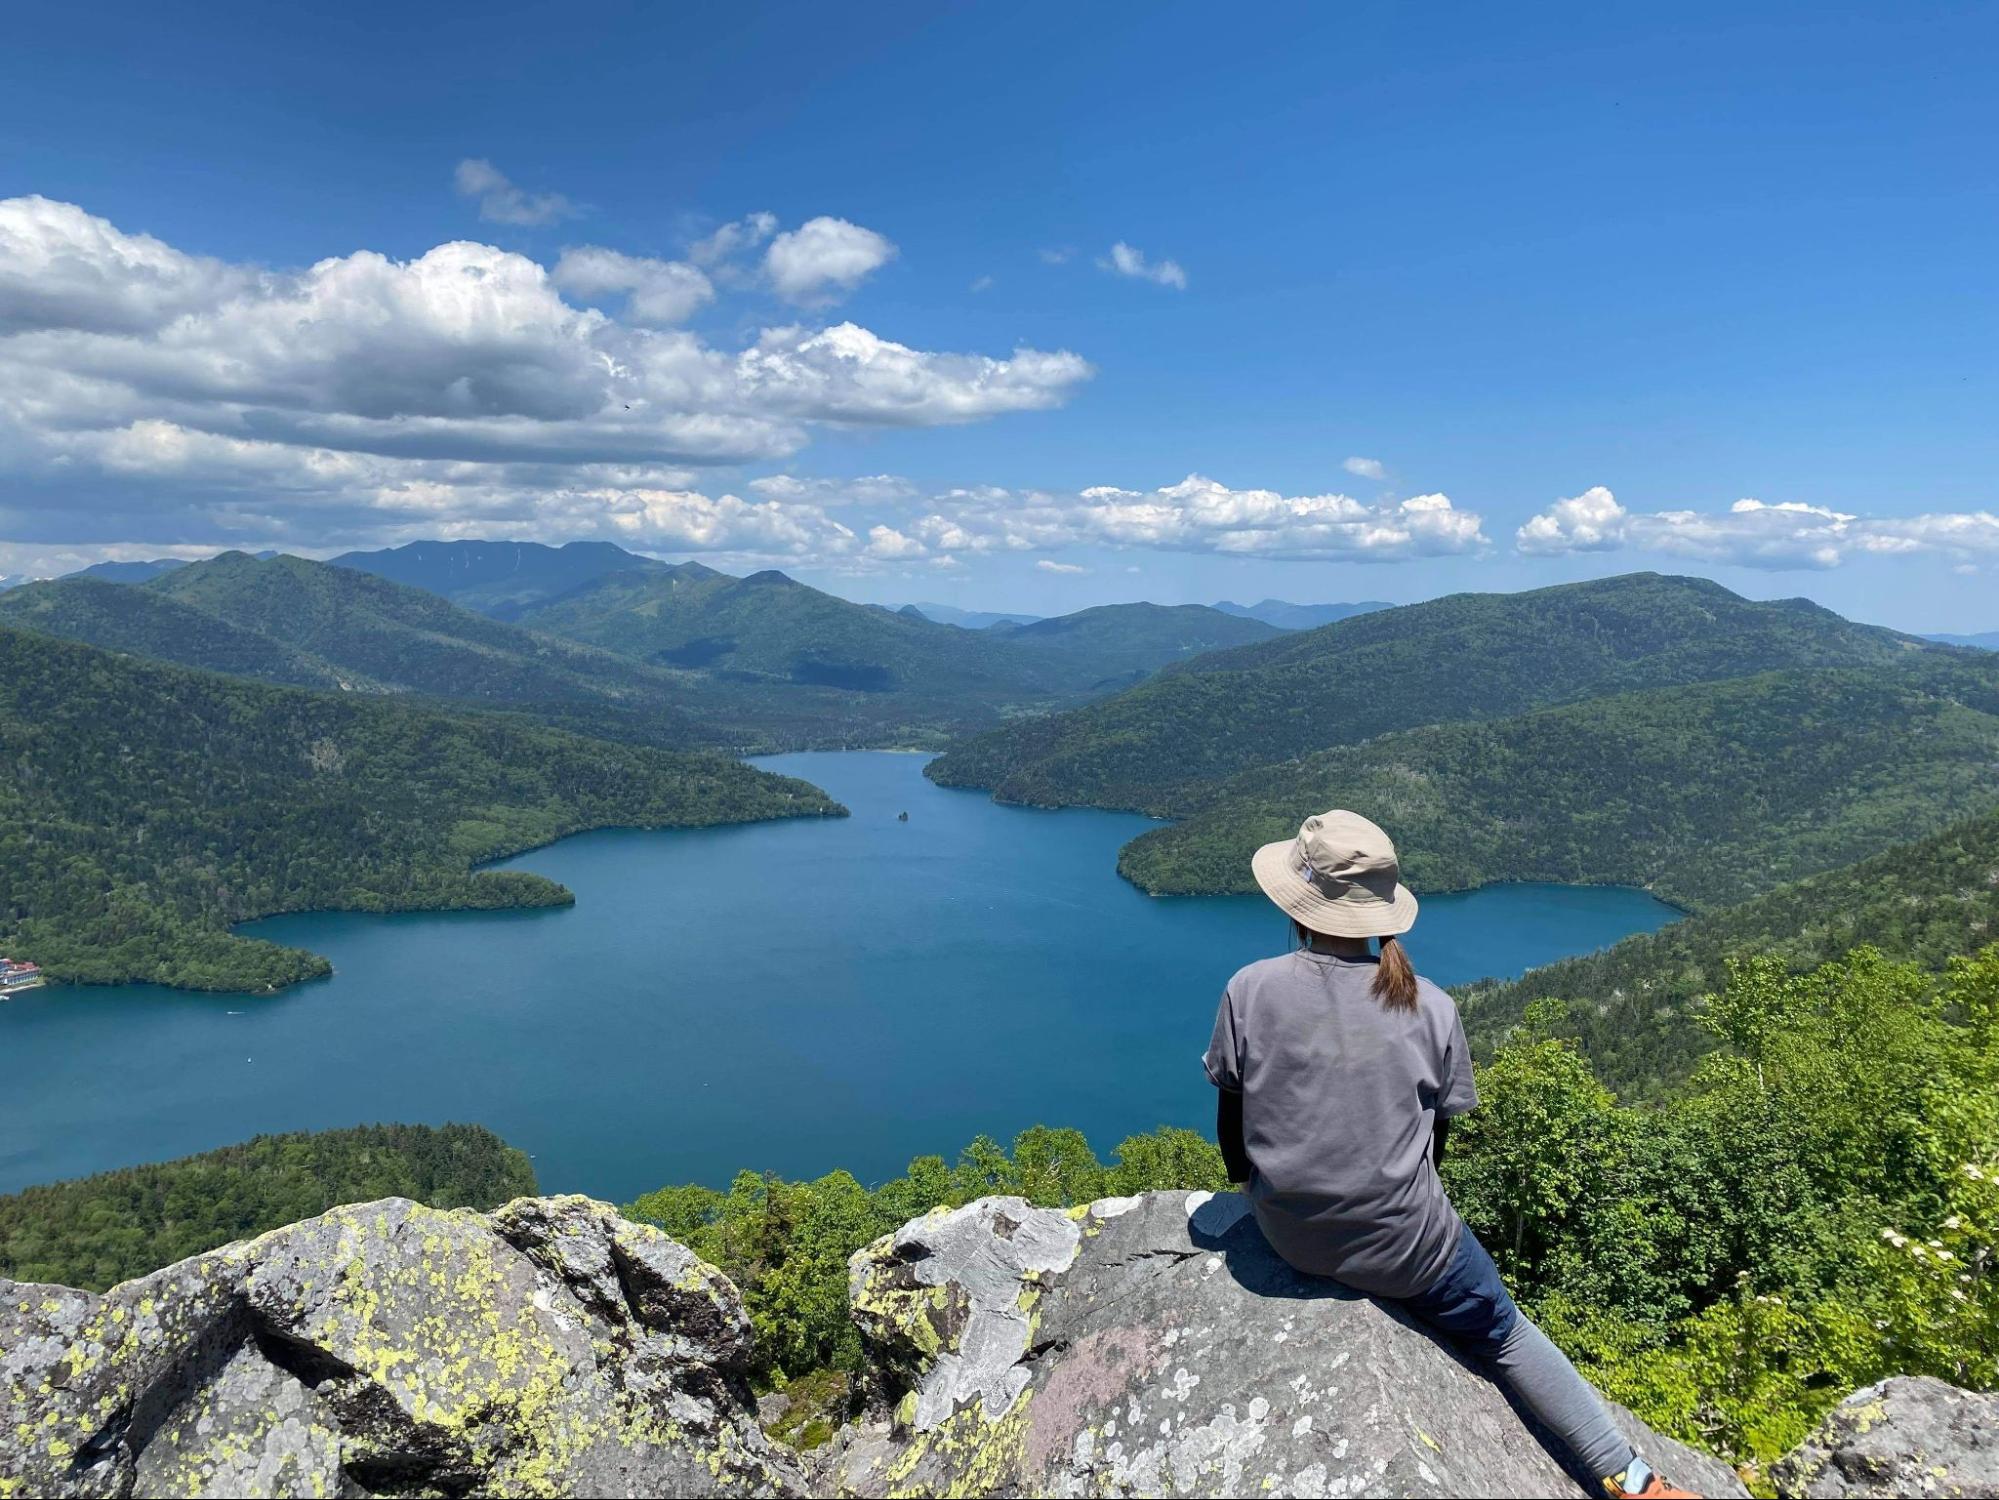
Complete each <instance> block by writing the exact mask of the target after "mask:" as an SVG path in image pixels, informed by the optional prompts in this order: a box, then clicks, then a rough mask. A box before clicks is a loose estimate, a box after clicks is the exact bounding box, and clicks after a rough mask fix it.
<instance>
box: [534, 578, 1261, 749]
mask: <svg viewBox="0 0 1999 1500" xmlns="http://www.w3.org/2000/svg"><path fill="white" fill-rule="evenodd" d="M520 621H521V623H522V624H523V625H527V626H530V627H532V628H533V629H535V630H538V631H545V632H547V633H549V634H552V635H559V636H562V637H565V638H567V639H569V640H574V641H581V642H584V643H586V644H588V645H592V646H599V647H602V648H604V649H606V650H610V651H617V652H621V653H623V654H624V655H627V656H630V657H633V658H635V659H637V660H640V661H645V662H648V663H652V664H655V665H659V666H665V667H673V668H679V669H684V670H688V671H698V672H703V673H706V674H708V675H709V676H710V677H711V678H713V679H714V680H716V681H718V682H726V683H731V684H735V685H737V686H739V687H745V688H755V689H761V690H763V691H762V695H761V696H760V697H759V698H758V699H757V700H756V701H758V702H759V703H762V704H765V705H768V704H770V703H773V702H786V701H788V702H791V703H793V704H798V703H806V702H812V701H814V700H810V699H801V698H797V697H795V696H794V697H790V698H789V699H786V698H784V697H779V698H776V699H773V698H772V697H771V694H772V693H774V692H775V693H780V694H786V693H789V694H795V693H796V692H797V691H798V690H820V691H831V692H836V693H839V694H843V695H845V697H844V698H843V699H842V700H838V701H836V702H835V703H834V704H833V705H831V706H832V707H836V708H837V707H838V706H839V705H840V704H841V703H844V704H845V705H846V706H847V707H848V708H849V709H850V710H851V712H852V713H853V714H854V716H855V717H854V721H853V722H854V723H855V724H856V725H864V724H866V723H869V722H879V721H881V720H883V719H892V718H894V717H895V716H896V715H898V714H901V715H902V716H904V717H905V718H907V719H912V720H920V721H926V722H928V723H932V724H940V725H946V726H948V725H956V726H958V727H960V728H963V727H965V726H968V725H977V724H980V723H988V724H989V723H993V722H996V721H997V720H998V719H1000V718H1002V717H1004V716H1005V715H1007V714H1009V713H1013V712H1018V711H1022V710H1026V709H1034V708H1043V707H1047V706H1050V705H1052V704H1057V703H1060V702H1062V701H1065V700H1067V701H1075V700H1076V699H1078V698H1081V697H1083V696H1086V695H1088V694H1091V693H1095V692H1100V691H1104V690H1105V689H1106V688H1107V687H1113V686H1117V685H1119V679H1125V680H1129V679H1130V678H1132V677H1134V676H1136V675H1139V674H1142V673H1145V672H1150V671H1153V670H1156V669H1157V668H1159V667H1161V666H1164V665H1166V664H1168V663H1171V662H1176V661H1182V660H1185V659H1187V658H1188V657H1189V656H1190V655H1192V654H1194V653H1198V652H1201V651H1205V650H1208V649H1211V648H1212V647H1214V646H1217V645H1231V644H1235V643H1238V642H1241V641H1243V640H1244V639H1246V638H1251V637H1263V636H1269V635H1274V634H1275V631H1274V630H1273V629H1271V628H1270V627H1267V626H1264V625H1262V624H1261V623H1260V622H1256V621H1243V620H1237V619H1232V618H1230V617H1228V616H1226V615H1223V614H1220V613H1219V612H1218V611H1215V610H1209V609H1205V608H1203V607H1200V606H1189V607H1183V608H1177V609H1171V608H1162V607H1160V606H1157V605H1149V604H1126V605H1112V606H1107V607H1105V608H1101V609H1094V610H1085V611H1083V612H1082V613H1081V614H1079V615H1069V616H1064V617H1063V618H1061V619H1058V620H1041V621H1037V622H1036V623H1034V624H1032V625H1028V626H1022V627H1017V628H1008V627H1004V626H996V627H994V628H992V629H989V630H979V631H971V630H963V629H960V628H958V627H956V626H951V625H940V624H938V623H936V622H935V621H933V620H929V619H926V618H924V617H923V616H922V615H921V614H920V613H916V612H912V611H908V610H904V611H901V612H897V611H892V610H888V609H884V608H881V607H880V606H878V605H872V604H855V603H852V602H851V601H849V600H846V599H840V598H836V597H835V596H833V595H831V594H827V593H822V592H821V591H820V590H818V589H815V588H811V587H809V586H808V585H806V584H802V583H799V582H797V581H796V580H794V579H791V578H787V577H786V576H785V575H784V574H782V573H778V572H774V571H771V572H763V573H754V574H751V575H750V576H749V577H747V578H732V577H730V576H729V575H727V574H724V573H717V572H715V571H714V570H713V569H711V568H705V567H702V566H700V565H699V564H697V563H687V564H683V565H681V566H680V567H677V568H669V569H652V570H646V571H644V572H627V573H614V574H610V575H608V576H606V577H604V578H601V579H598V580H597V581H596V582H594V583H592V584H589V585H587V586H586V587H583V588H580V589H577V590H575V591H574V592H572V593H570V594H567V595H565V596H564V597H562V598H560V599H557V600H553V601H551V602H549V603H547V604H542V605H537V606H535V607H533V608H531V609H528V610H526V611H524V612H523V613H522V614H521V616H520ZM869 698H874V699H877V700H882V701H878V702H875V703H873V704H870V703H869V702H868V701H867V700H868V699H869Z"/></svg>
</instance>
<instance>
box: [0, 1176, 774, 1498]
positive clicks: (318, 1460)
mask: <svg viewBox="0 0 1999 1500" xmlns="http://www.w3.org/2000/svg"><path fill="white" fill-rule="evenodd" d="M749 1349H750V1329H749V1320H748V1318H747V1316H746V1315H745V1313H744V1310H743V1305H742V1300H741V1298H740V1297H739V1296H738V1295H737V1293H736V1289H735V1288H734V1287H733V1286H732V1285H730V1283H729V1282H728V1281H727V1279H726V1278H724V1277H723V1276H722V1275H721V1274H720V1273H719V1272H717V1271H716V1270H714V1269H713V1268H712V1267H710V1266H708V1265H705V1264H704V1263H703V1262H701V1261H700V1260H698V1259H696V1258H695V1257H694V1256H693V1255H692V1254H691V1253H689V1252H688V1251H687V1250H686V1249H684V1248H683V1247H681V1246H680V1245H678V1244H676V1243H675V1242H674V1241H672V1240H670V1239H668V1238H667V1237H666V1236H665V1235H663V1234H661V1233H659V1232H658V1231H657V1230H654V1229H649V1228H646V1227H644V1226H641V1225H636V1224H631V1223H627V1222H626V1221H624V1220H622V1219H620V1218H619V1217H618V1216H617V1215H616V1213H615V1212H613V1211H612V1210H611V1209H610V1208H609V1207H608V1206H606V1205H604V1204H601V1203H595V1202H592V1201H590V1200H589V1199H585V1198H551V1199H533V1198H524V1199H520V1200H518V1201H516V1202H514V1203H511V1204H508V1205H507V1206H506V1207H504V1208H501V1209H499V1210H497V1211H495V1212H493V1213H491V1214H480V1213H474V1212H472V1211H469V1210H456V1211H451V1212H441V1211H438V1210H434V1209H428V1208H424V1207H421V1206H420V1205H417V1204H414V1203H410V1202H407V1201H405V1200H403V1199H396V1198H391V1199H385V1200H383V1201H382V1202H379V1203H370V1204H366V1205H361V1206H357V1207H351V1208H340V1209H335V1210H333V1211H332V1212H331V1213H327V1214H323V1215H321V1216H320V1217H319V1218H316V1219H308V1220H306V1221H305V1222H303V1223H300V1224H294V1225H291V1226H290V1227H288V1228H285V1229H279V1230H275V1231H273V1232H272V1233H270V1234H267V1235H264V1236H263V1237H261V1238H259V1239H256V1240H252V1241H249V1242H247V1243H244V1244H238V1245H231V1246H228V1247H226V1248H224V1249H221V1250H216V1251H212V1252H210V1253H208V1254H205V1255H198V1256H195V1257H194V1258H193V1259H191V1260H186V1261H182V1262H181V1263H180V1264H178V1265H174V1266H169V1267H168V1268H166V1269H165V1270H163V1271H157V1272H155V1273H153V1274H152V1275H150V1276H145V1277H142V1278H140V1279H139V1280H136V1281H130V1282H126V1283H125V1284H124V1285H122V1286H119V1287H115V1288H113V1289H112V1290H111V1291H110V1292H107V1293H105V1294H104V1295H102V1296H95V1295H92V1294H90V1293H86V1292H78V1291H73V1290H70V1289H68V1288H64V1287H50V1286H36V1285H30V1284H25V1283H18V1282H9V1281H0V1497H10V1496H14V1495H112V1496H119V1495H130V1494H135V1493H136V1494H142V1495H157V1494H176V1495H194V1496H201V1495H368V1494H385V1493H394V1494H408V1493H428V1494H436V1493H452V1494H462V1493H470V1492H476V1493H479V1494H483V1495H560V1494H585V1495H667V1494H671V1495H707V1494H718V1493H725V1492H726V1493H731V1494H764V1495H793V1494H801V1493H803V1492H804V1477H803V1475H802V1474H801V1472H800V1470H799V1469H798V1466H797V1464H796V1462H795V1460H794V1459H793V1458H792V1457H791V1455H790V1454H789V1452H788V1451H787V1450H784V1449H781V1448H778V1447H775V1446H773V1445H772V1444H771V1443H770V1442H769V1441H768V1440H767V1439H766V1438H765V1437H764V1435H763V1433H762V1432H761V1431H760V1430H759V1428H758V1426H757V1422H756V1411H755V1406H754V1403H753V1400H752V1398H751V1395H750V1392H749V1388H748V1386H747V1383H746V1382H745V1379H744V1369H745V1367H746V1364H747V1360H748V1356H749Z"/></svg>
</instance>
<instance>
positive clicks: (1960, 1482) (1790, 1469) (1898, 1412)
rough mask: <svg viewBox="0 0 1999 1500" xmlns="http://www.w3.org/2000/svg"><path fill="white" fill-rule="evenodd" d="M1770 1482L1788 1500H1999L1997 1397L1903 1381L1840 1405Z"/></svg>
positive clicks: (1855, 1395) (1921, 1379)
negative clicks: (1943, 1499) (1971, 1498)
mask: <svg viewBox="0 0 1999 1500" xmlns="http://www.w3.org/2000/svg"><path fill="white" fill-rule="evenodd" d="M1770 1477H1771V1478H1772V1479H1773V1480H1774V1481H1775V1483H1776V1486H1777V1493H1778V1494H1779V1495H1781V1496H1784V1497H1785V1500H1793V1497H1795V1500H1807V1497H1809V1500H1835V1497H1839V1496H1849V1495H1851V1496H1862V1495H1870V1496H1871V1495H1882V1496H1890V1495H1999V1396H1994V1395H1978V1394H1976V1393H1974V1392H1971V1391H1961V1390H1959V1389H1958V1388H1957V1387H1956V1386H1954V1385H1946V1384H1945V1383H1944V1382H1943V1381H1941V1380H1932V1379H1930V1378H1929V1377H1928V1376H1911V1375H1898V1376H1896V1377H1895V1378H1894V1379H1892V1380H1884V1381H1882V1382H1881V1383H1880V1384H1879V1385H1870V1386H1868V1387H1867V1388H1866V1389H1865V1390H1859V1391H1855V1392H1854V1393H1853V1394H1852V1395H1851V1396H1848V1397H1847V1398H1846V1399H1845V1400H1844V1401H1842V1402H1840V1404H1839V1405H1838V1406H1837V1407H1835V1408H1834V1409H1833V1412H1832V1415H1830V1416H1829V1417H1827V1418H1826V1419H1825V1421H1824V1422H1822V1423H1821V1424H1820V1425H1819V1429H1818V1431H1816V1432H1814V1433H1813V1434H1812V1435H1811V1436H1810V1437H1809V1438H1807V1439H1805V1441H1804V1442H1803V1443H1801V1444H1799V1445H1798V1447H1797V1448H1796V1449H1795V1450H1794V1451H1793V1452H1792V1453H1790V1454H1789V1455H1788V1456H1787V1457H1785V1459H1784V1460H1783V1462H1781V1463H1779V1464H1778V1465H1777V1466H1776V1467H1775V1468H1774V1469H1773V1470H1772V1471H1771V1476H1770Z"/></svg>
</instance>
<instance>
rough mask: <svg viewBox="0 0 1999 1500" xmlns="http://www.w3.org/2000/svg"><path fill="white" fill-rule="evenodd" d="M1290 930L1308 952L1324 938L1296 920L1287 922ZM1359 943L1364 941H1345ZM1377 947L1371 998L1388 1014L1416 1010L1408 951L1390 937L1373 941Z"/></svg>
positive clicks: (1414, 975)
mask: <svg viewBox="0 0 1999 1500" xmlns="http://www.w3.org/2000/svg"><path fill="white" fill-rule="evenodd" d="M1291 930H1292V931H1293V932H1294V933H1296V934H1297V937H1298V941H1299V942H1300V943H1302V944H1304V945H1305V947H1307V948H1310V947H1311V946H1312V939H1313V938H1315V937H1323V936H1325V934H1323V933H1316V932H1314V931H1313V930H1312V929H1311V928H1309V927H1307V926H1306V925H1305V924H1304V923H1303V922H1301V921H1299V920H1298V919H1297V918H1296V917H1293V918H1292V919H1291ZM1347 941H1351V942H1358V943H1362V944H1363V945H1364V944H1365V942H1366V939H1364V938H1353V939H1347ZM1375 941H1376V942H1377V943H1379V944H1380V945H1381V957H1380V959H1379V961H1378V962H1377V963H1376V965H1375V970H1374V998H1375V999H1377V1000H1379V1001H1380V1002H1381V1003H1382V1004H1383V1005H1385V1006H1387V1007H1388V1008H1389V1009H1390V1010H1410V1011H1413V1010H1414V1009H1415V1008H1416V970H1415V969H1414V968H1413V967H1411V965H1410V963H1409V950H1408V949H1407V948H1404V947H1403V946H1402V944H1401V942H1400V941H1398V940H1397V939H1396V938H1393V937H1383V938H1377V939H1375Z"/></svg>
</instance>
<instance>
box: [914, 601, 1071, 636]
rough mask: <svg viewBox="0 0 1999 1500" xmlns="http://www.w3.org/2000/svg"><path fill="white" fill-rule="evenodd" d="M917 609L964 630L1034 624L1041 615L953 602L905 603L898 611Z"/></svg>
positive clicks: (930, 618) (936, 622)
mask: <svg viewBox="0 0 1999 1500" xmlns="http://www.w3.org/2000/svg"><path fill="white" fill-rule="evenodd" d="M912 609H913V610H915V611H916V612H917V613H918V614H919V615H921V616H923V618H924V619H926V620H929V621H931V622H932V623H934V624H938V625H956V626H958V627H959V628H960V629H962V630H989V629H991V628H992V627H993V626H995V625H1033V624H1037V623H1038V622H1039V621H1040V620H1041V619H1042V618H1043V617H1042V616H1041V615H1002V614H994V613H992V612H991V611H989V610H983V609H959V608H958V607H957V606H956V605H952V604H905V605H904V606H903V607H902V609H901V610H900V611H898V613H907V612H908V611H910V610H912Z"/></svg>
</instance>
